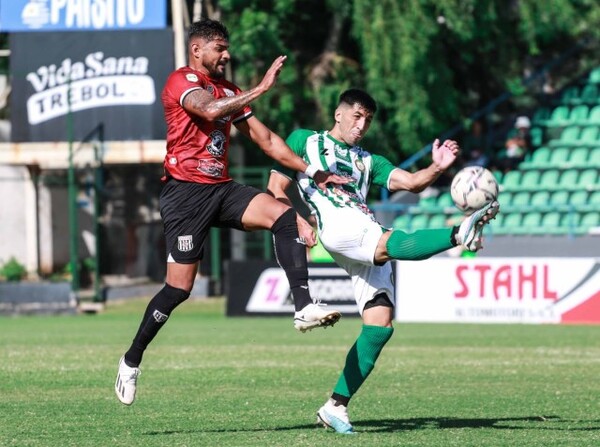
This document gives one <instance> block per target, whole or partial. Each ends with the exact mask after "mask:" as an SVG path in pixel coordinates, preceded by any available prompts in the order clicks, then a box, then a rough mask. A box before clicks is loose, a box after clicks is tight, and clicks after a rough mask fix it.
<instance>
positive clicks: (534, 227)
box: [514, 211, 542, 234]
mask: <svg viewBox="0 0 600 447" xmlns="http://www.w3.org/2000/svg"><path fill="white" fill-rule="evenodd" d="M541 221H542V213H538V212H535V211H534V212H529V213H527V214H525V215H524V216H523V220H522V221H521V225H520V226H519V227H517V228H515V229H514V232H515V233H517V234H535V233H536V232H537V231H538V229H539V228H540V222H541Z"/></svg>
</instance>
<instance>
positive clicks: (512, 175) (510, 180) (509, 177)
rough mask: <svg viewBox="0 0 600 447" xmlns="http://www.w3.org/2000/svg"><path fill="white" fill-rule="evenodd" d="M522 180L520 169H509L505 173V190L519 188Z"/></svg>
mask: <svg viewBox="0 0 600 447" xmlns="http://www.w3.org/2000/svg"><path fill="white" fill-rule="evenodd" d="M520 182H521V172H520V171H508V172H507V173H506V174H504V178H503V179H502V187H503V189H504V190H505V191H514V190H517V189H519V184H520Z"/></svg>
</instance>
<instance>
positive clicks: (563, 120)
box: [546, 105, 570, 127]
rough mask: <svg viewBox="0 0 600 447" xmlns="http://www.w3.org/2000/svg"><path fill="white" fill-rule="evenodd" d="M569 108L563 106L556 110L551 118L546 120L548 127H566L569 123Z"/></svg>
mask: <svg viewBox="0 0 600 447" xmlns="http://www.w3.org/2000/svg"><path fill="white" fill-rule="evenodd" d="M569 113H570V109H569V106H565V105H561V106H557V107H555V108H554V110H553V111H552V113H551V115H550V118H548V119H547V120H546V126H550V127H555V126H564V125H566V124H568V123H569Z"/></svg>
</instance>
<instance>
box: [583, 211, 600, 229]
mask: <svg viewBox="0 0 600 447" xmlns="http://www.w3.org/2000/svg"><path fill="white" fill-rule="evenodd" d="M599 226H600V213H598V212H595V211H590V212H587V213H584V214H582V215H581V220H580V222H579V225H578V227H577V228H578V232H579V233H583V234H585V233H588V232H589V230H590V229H591V228H596V227H599Z"/></svg>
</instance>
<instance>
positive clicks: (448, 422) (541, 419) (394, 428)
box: [143, 416, 600, 436]
mask: <svg viewBox="0 0 600 447" xmlns="http://www.w3.org/2000/svg"><path fill="white" fill-rule="evenodd" d="M582 424H585V425H587V426H585V427H574V425H582ZM353 425H354V428H355V429H356V431H357V432H361V431H364V432H369V433H394V432H400V431H410V430H439V429H442V430H443V429H450V428H493V429H496V430H532V429H533V430H557V431H592V430H600V420H588V421H582V420H567V419H561V418H560V417H559V416H524V417H514V418H477V419H464V418H451V417H433V418H409V419H371V420H362V421H361V420H358V421H354V422H353ZM316 427H319V428H321V429H323V428H322V427H320V426H318V425H317V424H302V425H291V426H281V427H264V428H216V429H208V430H202V429H198V430H164V431H149V432H145V433H143V434H144V435H150V436H155V435H173V434H183V433H192V432H194V433H236V432H271V431H275V432H277V431H288V430H309V429H313V428H316Z"/></svg>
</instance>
